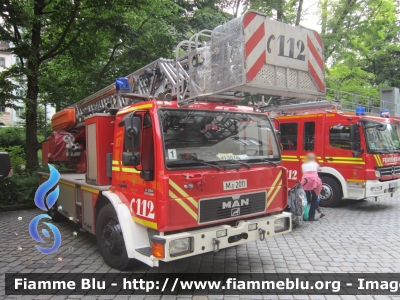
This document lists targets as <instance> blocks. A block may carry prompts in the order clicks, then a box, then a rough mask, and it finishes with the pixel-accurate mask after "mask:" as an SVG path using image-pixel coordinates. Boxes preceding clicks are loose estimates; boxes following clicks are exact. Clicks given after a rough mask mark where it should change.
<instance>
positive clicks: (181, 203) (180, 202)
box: [169, 191, 197, 221]
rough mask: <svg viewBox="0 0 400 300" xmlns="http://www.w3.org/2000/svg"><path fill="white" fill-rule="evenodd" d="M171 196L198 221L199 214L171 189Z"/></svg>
mask: <svg viewBox="0 0 400 300" xmlns="http://www.w3.org/2000/svg"><path fill="white" fill-rule="evenodd" d="M169 196H170V197H171V198H172V199H174V200H175V201H176V202H178V204H179V205H180V206H182V208H183V209H184V210H186V211H187V212H188V213H189V214H190V215H191V216H192V217H193V218H194V219H195V220H196V221H197V214H196V213H195V212H194V211H193V210H192V209H191V208H190V207H189V205H187V204H186V203H185V202H184V201H183V200H182V199H181V198H178V196H177V195H175V194H174V192H172V191H169Z"/></svg>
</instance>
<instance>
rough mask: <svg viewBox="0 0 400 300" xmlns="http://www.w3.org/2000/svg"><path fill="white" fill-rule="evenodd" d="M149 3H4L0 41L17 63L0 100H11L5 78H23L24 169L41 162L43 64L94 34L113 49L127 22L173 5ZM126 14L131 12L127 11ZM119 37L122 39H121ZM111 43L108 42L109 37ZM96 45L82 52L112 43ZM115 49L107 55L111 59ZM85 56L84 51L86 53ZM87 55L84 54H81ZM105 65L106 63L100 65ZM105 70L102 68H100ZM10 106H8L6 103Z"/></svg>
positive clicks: (167, 11) (166, 10) (42, 0)
mask: <svg viewBox="0 0 400 300" xmlns="http://www.w3.org/2000/svg"><path fill="white" fill-rule="evenodd" d="M151 4H152V5H151V6H149V3H148V1H145V0H118V1H115V0H104V1H98V0H74V1H49V0H34V1H28V2H25V1H11V0H5V1H3V5H2V10H1V12H0V17H1V18H2V20H3V26H1V27H0V36H1V40H3V41H7V42H10V43H11V45H12V46H11V47H10V48H9V51H11V52H12V53H13V54H14V55H15V56H17V57H18V58H19V62H18V64H17V65H16V66H14V67H13V68H12V69H10V70H8V72H6V73H4V74H2V77H1V78H2V79H1V80H0V82H3V83H6V88H4V87H3V88H2V89H1V91H0V93H1V94H2V95H1V96H0V100H1V99H4V101H5V100H7V101H8V102H7V103H11V102H10V101H13V100H15V97H13V96H12V95H11V93H10V91H11V90H12V89H13V88H14V86H12V81H7V82H6V79H5V76H8V78H19V77H21V76H22V75H23V76H24V78H25V79H26V97H25V98H23V99H22V100H23V101H24V102H25V108H26V109H25V119H26V165H27V169H28V170H33V169H36V168H37V167H38V166H39V162H38V157H37V151H38V150H39V149H40V146H41V144H40V143H39V142H38V138H37V129H38V127H37V107H38V101H39V98H40V96H42V95H40V88H39V87H40V80H41V78H42V76H43V73H42V71H43V66H44V65H45V64H46V63H48V62H49V61H51V60H54V59H56V58H57V57H58V56H60V55H63V54H65V53H66V52H67V51H71V49H75V50H76V49H79V47H80V46H81V47H83V48H85V47H84V46H85V44H86V42H87V41H88V39H90V40H92V41H93V40H96V38H97V35H101V34H102V32H105V34H109V35H112V37H113V39H112V41H113V44H111V48H112V49H114V53H115V52H117V51H119V47H120V46H121V45H122V44H123V43H124V40H123V38H127V37H128V38H129V37H130V36H135V35H134V34H133V35H130V34H132V33H134V32H132V31H133V29H132V28H131V27H130V26H129V21H130V20H131V19H132V18H135V17H139V16H140V15H141V14H142V13H147V15H152V16H153V19H157V18H162V17H163V16H164V15H163V14H171V13H172V14H173V13H174V7H175V5H174V4H173V3H172V2H169V1H163V0H153V1H151ZM128 13H129V14H128ZM120 40H121V41H120ZM107 41H110V40H107ZM91 45H92V46H93V45H95V46H94V48H91V49H88V48H87V47H86V48H85V50H86V51H94V52H95V53H98V51H97V49H96V47H97V46H99V45H100V48H101V49H102V50H103V49H104V47H105V48H108V49H109V47H110V45H104V44H101V41H100V42H99V43H91ZM112 53H113V52H111V54H110V56H109V59H111V60H113V55H112ZM84 56H85V55H84ZM85 57H86V58H87V56H85ZM103 67H105V69H107V66H103ZM104 72H105V71H104ZM99 76H100V77H98V78H96V85H97V86H100V85H102V82H101V74H99ZM8 105H11V104H8Z"/></svg>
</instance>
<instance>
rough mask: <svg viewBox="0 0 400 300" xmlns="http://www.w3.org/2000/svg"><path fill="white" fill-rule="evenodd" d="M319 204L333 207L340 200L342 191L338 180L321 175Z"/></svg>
mask: <svg viewBox="0 0 400 300" xmlns="http://www.w3.org/2000/svg"><path fill="white" fill-rule="evenodd" d="M321 180H322V191H321V202H320V203H319V204H320V205H321V206H325V207H334V206H336V205H338V204H339V202H340V200H342V197H343V196H342V195H343V191H342V188H341V186H340V184H339V182H338V181H337V180H335V179H333V178H331V177H326V176H322V177H321Z"/></svg>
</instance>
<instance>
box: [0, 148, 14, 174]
mask: <svg viewBox="0 0 400 300" xmlns="http://www.w3.org/2000/svg"><path fill="white" fill-rule="evenodd" d="M11 175H12V168H11V160H10V156H9V155H8V153H6V152H0V179H2V178H7V177H11Z"/></svg>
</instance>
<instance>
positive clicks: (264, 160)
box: [249, 158, 279, 167]
mask: <svg viewBox="0 0 400 300" xmlns="http://www.w3.org/2000/svg"><path fill="white" fill-rule="evenodd" d="M256 159H258V160H260V161H262V162H266V163H269V164H272V165H274V166H275V167H277V166H278V165H279V164H278V163H277V162H274V161H272V160H269V159H266V158H252V159H249V160H256Z"/></svg>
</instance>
